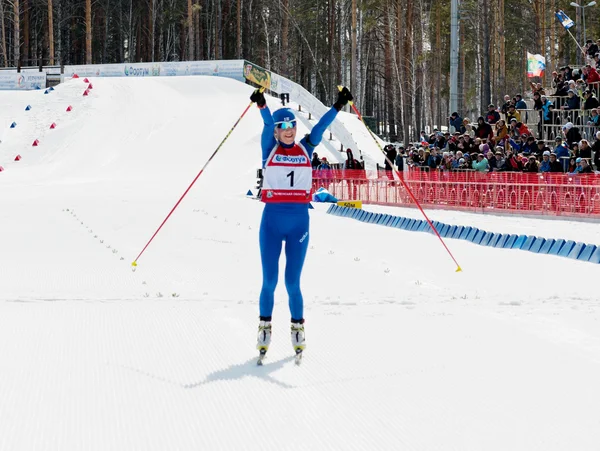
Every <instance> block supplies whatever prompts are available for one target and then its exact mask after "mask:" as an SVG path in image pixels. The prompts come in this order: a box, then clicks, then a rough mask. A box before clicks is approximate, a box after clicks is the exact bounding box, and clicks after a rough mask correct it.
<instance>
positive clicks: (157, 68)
mask: <svg viewBox="0 0 600 451" xmlns="http://www.w3.org/2000/svg"><path fill="white" fill-rule="evenodd" d="M74 74H77V75H79V76H81V77H173V76H186V75H205V76H217V77H226V78H233V79H235V80H238V81H241V82H243V81H244V61H243V60H219V61H170V62H164V63H125V64H91V65H80V66H65V72H64V76H65V77H72V76H73V75H74Z"/></svg>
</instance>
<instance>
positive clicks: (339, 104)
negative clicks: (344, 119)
mask: <svg viewBox="0 0 600 451" xmlns="http://www.w3.org/2000/svg"><path fill="white" fill-rule="evenodd" d="M353 99H354V97H352V94H351V93H350V90H349V89H348V88H346V87H345V86H344V87H343V88H342V89H341V90H340V92H338V97H337V100H336V101H335V103H334V104H333V106H334V108H335V109H336V110H338V111H340V110H341V109H342V108H343V107H344V106H346V104H347V103H348V102H350V101H352V100H353Z"/></svg>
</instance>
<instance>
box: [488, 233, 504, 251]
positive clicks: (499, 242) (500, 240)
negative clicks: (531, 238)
mask: <svg viewBox="0 0 600 451" xmlns="http://www.w3.org/2000/svg"><path fill="white" fill-rule="evenodd" d="M507 239H508V235H507V234H505V233H497V234H496V236H495V237H494V239H493V240H492V241H490V246H493V247H498V248H501V247H504V243H505V242H506V240H507Z"/></svg>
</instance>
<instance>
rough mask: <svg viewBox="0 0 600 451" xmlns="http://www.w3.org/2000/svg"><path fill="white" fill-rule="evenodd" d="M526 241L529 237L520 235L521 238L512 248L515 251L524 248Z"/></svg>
mask: <svg viewBox="0 0 600 451" xmlns="http://www.w3.org/2000/svg"><path fill="white" fill-rule="evenodd" d="M526 239H527V235H519V237H518V238H517V239H516V240H515V242H514V243H513V245H512V248H513V249H521V247H523V244H524V243H525V240H526Z"/></svg>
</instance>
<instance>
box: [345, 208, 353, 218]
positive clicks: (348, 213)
mask: <svg viewBox="0 0 600 451" xmlns="http://www.w3.org/2000/svg"><path fill="white" fill-rule="evenodd" d="M342 208H343V212H344V213H343V216H344V217H346V218H351V217H352V215H353V214H355V211H356V208H347V207H342Z"/></svg>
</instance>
